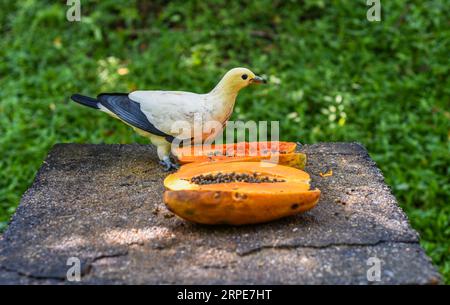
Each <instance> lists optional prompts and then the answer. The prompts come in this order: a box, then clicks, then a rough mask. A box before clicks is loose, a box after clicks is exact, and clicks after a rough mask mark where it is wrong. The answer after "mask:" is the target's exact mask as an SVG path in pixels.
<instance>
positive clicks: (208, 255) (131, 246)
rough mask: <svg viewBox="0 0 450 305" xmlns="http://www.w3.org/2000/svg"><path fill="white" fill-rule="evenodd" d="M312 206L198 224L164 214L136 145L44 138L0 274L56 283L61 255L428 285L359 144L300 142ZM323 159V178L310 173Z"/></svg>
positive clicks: (414, 242) (120, 267)
mask: <svg viewBox="0 0 450 305" xmlns="http://www.w3.org/2000/svg"><path fill="white" fill-rule="evenodd" d="M304 150H305V151H306V153H307V155H308V166H307V171H308V172H309V173H310V174H311V176H312V179H313V183H314V184H315V185H316V186H317V187H318V188H319V189H321V190H322V197H321V199H320V202H319V204H318V206H317V207H316V208H315V209H313V210H311V211H309V212H307V213H305V214H302V215H298V216H294V217H290V218H286V219H283V220H280V221H276V222H272V223H269V224H263V225H253V226H243V227H226V226H219V227H209V226H203V225H196V224H192V223H188V222H186V221H184V220H181V219H179V218H177V217H173V214H171V213H170V212H169V211H167V210H166V209H165V207H164V204H163V202H162V194H163V189H164V188H163V185H162V181H163V178H164V177H165V175H166V173H164V172H162V171H161V169H160V167H159V165H158V162H157V159H156V154H155V152H154V149H153V148H152V147H151V146H144V145H76V144H63V145H56V146H55V147H54V148H53V149H52V151H51V152H50V154H49V156H48V158H47V160H46V161H45V162H44V164H43V165H42V168H41V169H40V170H39V172H38V174H37V177H36V179H35V182H34V183H33V185H32V187H31V188H30V189H29V190H28V191H27V192H26V193H25V194H24V196H23V199H22V201H21V204H20V206H19V208H18V209H17V212H16V214H15V215H14V217H13V220H12V222H11V225H10V226H9V228H8V230H7V232H5V234H4V236H3V240H1V239H0V283H43V284H47V283H67V282H66V281H65V279H66V272H67V269H68V266H66V262H67V259H68V258H69V257H78V258H80V260H81V263H82V264H81V265H82V283H137V284H140V283H178V284H196V283H220V284H222V283H232V284H240V283H242V284H244V283H258V284H269V283H276V284H281V283H289V284H304V283H308V284H323V283H326V284H347V283H349V284H350V283H351V284H365V283H369V282H368V280H367V269H368V268H369V266H368V265H367V260H368V258H369V257H377V258H378V259H380V260H381V283H399V284H413V283H414V284H416V283H417V284H435V283H439V282H440V276H439V274H438V273H437V272H436V270H435V269H434V268H433V266H432V265H431V264H430V261H429V259H428V258H427V257H426V255H425V254H424V252H423V250H422V249H421V248H420V246H419V244H418V236H417V233H416V232H415V231H414V230H413V229H411V227H410V225H409V223H408V220H407V218H406V216H405V215H404V213H403V212H402V210H401V209H400V208H399V207H398V205H397V203H396V200H395V198H394V197H393V195H392V194H391V192H390V190H389V188H388V187H387V186H386V185H385V184H384V180H383V176H382V174H381V172H380V171H379V170H378V169H377V167H376V165H375V163H374V162H373V161H371V159H370V158H369V156H368V154H367V152H366V150H365V149H364V148H363V147H362V146H360V145H358V144H355V143H334V144H333V143H330V144H317V145H310V146H306V147H305V149H304ZM325 167H329V168H331V169H333V173H334V174H333V176H331V177H327V178H322V177H320V176H319V172H320V171H321V170H323V169H324V168H325Z"/></svg>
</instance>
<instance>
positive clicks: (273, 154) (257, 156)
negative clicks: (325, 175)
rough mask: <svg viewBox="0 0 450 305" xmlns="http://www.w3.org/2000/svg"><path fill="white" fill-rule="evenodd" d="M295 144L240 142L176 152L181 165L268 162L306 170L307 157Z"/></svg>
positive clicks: (190, 148) (194, 146)
mask: <svg viewBox="0 0 450 305" xmlns="http://www.w3.org/2000/svg"><path fill="white" fill-rule="evenodd" d="M296 150H297V144H296V143H293V142H276V141H272V142H240V143H234V144H222V145H211V146H210V147H208V148H205V147H204V146H202V145H198V146H196V145H193V146H187V147H181V148H178V149H176V150H175V151H174V154H175V156H177V159H178V161H179V162H180V163H181V164H188V163H200V162H217V161H219V162H256V161H266V162H271V163H276V164H280V165H287V166H291V167H295V168H299V169H304V168H305V165H306V155H305V154H303V153H300V152H296Z"/></svg>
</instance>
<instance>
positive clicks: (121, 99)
mask: <svg viewBox="0 0 450 305" xmlns="http://www.w3.org/2000/svg"><path fill="white" fill-rule="evenodd" d="M265 82H266V81H265V80H264V79H263V78H261V77H259V76H256V75H255V74H254V73H253V72H252V71H250V70H249V69H246V68H234V69H231V70H230V71H228V72H227V73H226V74H225V75H224V76H223V77H222V79H221V80H220V82H219V83H218V84H217V85H216V86H215V87H214V89H213V90H212V91H211V92H209V93H206V94H197V93H192V92H183V91H156V90H152V91H134V92H131V93H101V94H100V95H98V96H97V98H96V99H95V98H91V97H87V96H83V95H80V94H74V95H72V96H71V98H72V100H74V101H75V102H77V103H80V104H82V105H84V106H88V107H91V108H94V109H98V110H101V111H103V112H106V113H107V114H109V115H111V116H112V117H114V118H117V119H119V120H121V121H123V122H124V123H126V124H128V125H130V126H131V127H132V128H133V129H134V130H135V131H136V132H137V133H139V134H140V135H142V136H144V137H147V138H149V139H150V141H151V142H152V143H153V144H154V145H156V147H157V152H158V157H159V159H160V163H161V164H162V165H163V166H164V167H165V169H166V170H170V169H176V168H177V167H178V165H177V164H176V163H173V162H172V161H171V160H170V151H171V143H172V142H173V141H174V140H175V139H177V140H179V141H183V140H185V139H179V138H177V136H179V131H175V130H174V128H173V125H174V124H175V122H189V124H191V125H193V124H194V119H195V118H196V117H197V118H198V116H200V117H201V120H202V122H208V121H217V122H220V123H221V124H222V125H224V124H225V123H226V121H227V120H228V118H229V117H230V116H231V114H232V112H233V108H234V104H235V102H236V97H237V94H238V92H239V91H240V90H241V89H242V88H245V87H247V86H248V85H250V84H255V83H265ZM192 128H193V126H192ZM215 132H216V131H215ZM206 137H208V134H203V135H202V138H206Z"/></svg>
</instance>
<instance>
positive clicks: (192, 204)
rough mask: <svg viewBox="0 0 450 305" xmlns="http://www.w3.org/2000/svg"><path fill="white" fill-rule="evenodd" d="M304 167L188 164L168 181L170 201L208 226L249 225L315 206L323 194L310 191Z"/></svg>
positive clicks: (173, 207)
mask: <svg viewBox="0 0 450 305" xmlns="http://www.w3.org/2000/svg"><path fill="white" fill-rule="evenodd" d="M309 181H310V177H309V175H308V174H307V173H306V172H304V171H302V170H299V169H296V168H292V167H288V166H283V165H273V166H270V167H263V166H261V163H260V162H209V163H202V164H198V166H182V167H181V169H180V170H179V171H178V172H176V173H174V174H171V175H169V176H168V177H167V178H166V179H165V180H164V186H165V187H166V189H167V190H166V191H165V193H164V202H165V204H166V206H167V207H168V209H169V210H171V211H172V212H173V213H175V214H177V215H178V216H180V217H181V218H184V219H186V220H189V221H193V222H197V223H203V224H231V225H243V224H252V223H261V222H267V221H271V220H275V219H278V218H281V217H285V216H289V215H294V214H297V213H300V212H303V211H306V210H309V209H311V208H313V207H314V206H315V205H316V204H317V201H318V200H319V196H320V191H319V190H318V189H314V190H310V185H309Z"/></svg>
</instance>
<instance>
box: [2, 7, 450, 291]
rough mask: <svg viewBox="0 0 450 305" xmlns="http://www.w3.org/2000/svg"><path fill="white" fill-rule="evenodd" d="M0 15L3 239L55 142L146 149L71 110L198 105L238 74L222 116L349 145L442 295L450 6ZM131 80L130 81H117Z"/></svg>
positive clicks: (447, 259) (285, 134)
mask: <svg viewBox="0 0 450 305" xmlns="http://www.w3.org/2000/svg"><path fill="white" fill-rule="evenodd" d="M365 2H366V1H365V0H364V1H363V0H360V1H326V0H304V1H293V0H292V1H269V0H258V1H225V0H222V1H171V2H169V1H161V0H160V1H128V0H127V1H125V0H120V1H118V0H108V1H106V0H102V1H83V0H82V1H81V5H82V6H81V14H82V20H81V22H68V21H67V20H66V10H67V8H68V7H67V6H66V5H65V1H58V2H55V1H43V0H24V1H2V2H1V3H0V37H1V39H0V58H1V60H0V88H1V89H0V135H1V136H0V154H1V156H2V158H1V159H0V230H1V229H4V228H5V227H6V225H7V221H8V219H9V218H10V216H11V215H12V213H13V212H14V209H15V208H16V206H17V204H18V202H19V200H20V196H21V194H22V193H23V192H24V191H25V190H26V189H27V187H28V186H29V185H30V184H31V182H32V180H33V177H34V175H35V173H36V170H37V169H38V168H39V166H40V165H41V163H42V161H43V159H44V157H45V155H46V153H47V152H48V150H49V149H50V148H51V147H52V145H53V144H55V143H57V142H78V143H103V142H105V143H130V142H140V143H146V140H145V139H143V138H141V137H139V136H137V135H135V134H134V133H133V132H132V131H131V130H130V129H129V128H128V127H127V126H125V125H124V124H121V123H119V122H118V121H115V120H111V119H109V118H108V117H107V116H106V115H104V114H102V113H100V112H95V111H91V110H90V109H87V108H84V107H81V106H79V105H76V104H74V103H72V102H70V101H69V99H68V97H69V96H70V94H71V93H74V92H82V93H86V94H89V95H95V94H97V93H99V92H100V91H117V92H119V91H125V92H127V91H131V90H134V89H136V88H146V89H156V88H157V89H167V90H188V91H196V92H206V91H208V90H210V89H211V88H212V87H213V86H214V85H215V83H216V81H217V80H218V78H219V77H220V76H221V75H222V74H223V73H224V72H225V71H226V70H227V69H229V68H231V67H234V66H247V67H249V68H251V69H252V70H253V71H255V72H256V73H259V74H263V75H265V76H266V77H268V78H269V79H270V80H271V83H272V84H271V85H270V86H266V87H259V88H258V89H247V90H244V91H243V92H242V93H241V94H240V96H239V99H238V103H237V107H236V109H235V110H236V111H235V113H234V117H233V119H240V120H280V121H281V122H280V123H281V130H282V133H281V136H282V138H283V139H284V140H292V141H297V140H301V141H302V142H305V143H314V142H318V141H358V142H361V143H363V144H364V145H365V146H366V147H367V148H368V150H369V152H370V154H371V156H372V157H373V158H374V159H375V160H376V161H377V163H378V165H379V166H380V167H381V169H382V170H383V173H384V174H385V176H386V180H387V183H388V184H389V185H390V186H391V187H392V190H393V192H394V193H395V195H396V197H397V198H398V200H399V202H400V204H401V206H402V207H403V208H404V209H405V210H406V212H407V213H408V215H409V218H410V220H411V223H412V225H413V227H414V228H415V229H417V230H418V231H419V232H420V233H421V244H422V246H424V248H425V249H426V251H427V253H428V255H430V256H431V257H432V259H433V262H434V263H435V264H436V265H437V266H438V267H439V269H440V271H441V273H442V274H444V276H445V279H446V283H450V205H449V198H450V183H449V177H450V169H449V164H450V159H449V158H450V157H449V151H450V145H449V138H450V124H449V121H450V113H449V111H450V110H449V108H450V107H449V106H450V78H449V75H450V72H449V67H450V63H449V54H450V27H449V24H448V16H450V6H449V5H448V3H447V1H445V0H430V1H426V2H425V1H419V0H416V1H412V0H410V1H400V0H398V1H393V0H391V1H382V21H381V22H368V21H367V19H366V11H367V9H368V7H367V6H366V4H365ZM127 72H128V73H127Z"/></svg>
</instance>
